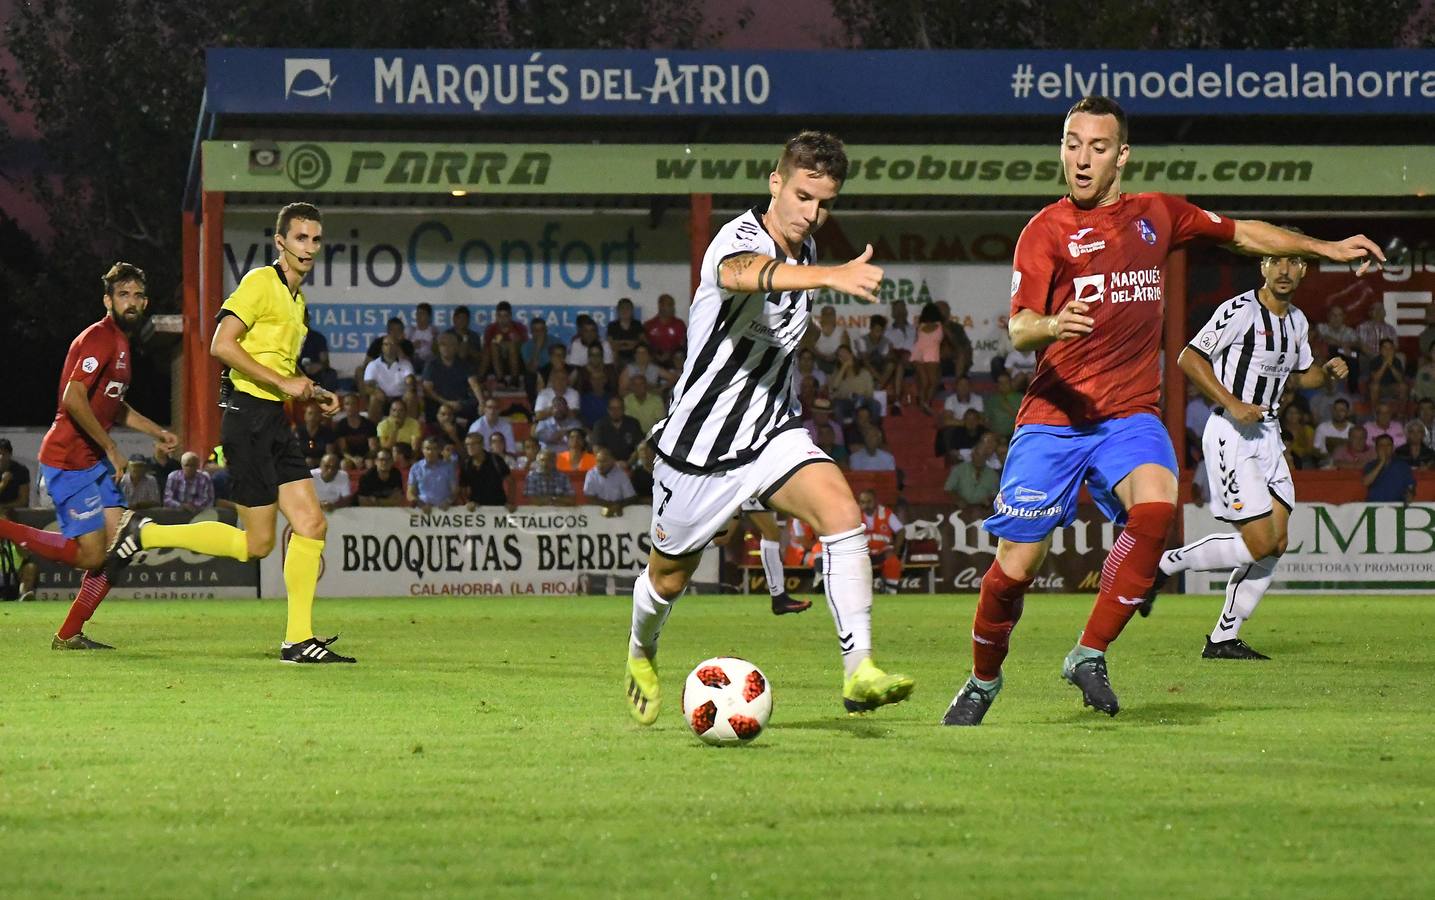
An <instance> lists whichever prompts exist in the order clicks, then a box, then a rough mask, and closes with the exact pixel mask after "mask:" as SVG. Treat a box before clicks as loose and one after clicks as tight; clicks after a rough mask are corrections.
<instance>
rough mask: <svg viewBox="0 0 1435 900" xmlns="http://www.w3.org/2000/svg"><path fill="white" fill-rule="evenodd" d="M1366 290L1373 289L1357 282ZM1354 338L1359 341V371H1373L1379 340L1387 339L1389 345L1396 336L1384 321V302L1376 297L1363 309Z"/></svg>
mask: <svg viewBox="0 0 1435 900" xmlns="http://www.w3.org/2000/svg"><path fill="white" fill-rule="evenodd" d="M1359 284H1361V286H1362V287H1363V288H1364V289H1365V290H1367V291H1373V289H1372V288H1371V287H1370V286H1369V285H1368V284H1365V283H1364V282H1359ZM1355 336H1356V339H1357V340H1358V341H1359V342H1360V363H1361V366H1362V368H1361V370H1360V371H1361V372H1362V373H1364V372H1374V371H1375V366H1376V365H1378V364H1379V358H1380V342H1381V341H1385V340H1388V341H1390V343H1391V345H1392V346H1393V345H1394V344H1395V339H1396V337H1397V335H1396V333H1395V326H1394V325H1391V324H1390V323H1389V322H1387V321H1385V304H1384V303H1382V302H1380V300H1379V299H1378V298H1377V299H1376V302H1374V303H1372V304H1370V308H1369V309H1367V310H1366V311H1365V321H1364V322H1361V323H1360V324H1359V325H1358V326H1356V328H1355Z"/></svg>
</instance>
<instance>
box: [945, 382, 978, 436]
mask: <svg viewBox="0 0 1435 900" xmlns="http://www.w3.org/2000/svg"><path fill="white" fill-rule="evenodd" d="M969 409H974V410H976V411H977V415H982V414H984V413H985V411H986V407H985V404H983V403H982V398H981V395H979V394H973V393H972V380H971V379H970V378H968V377H967V376H965V375H963V376H962V377H961V378H958V379H957V383H956V385H954V388H953V391H952V393H950V394H948V395H947V399H946V400H945V401H943V403H942V413H943V415H942V424H943V425H945V426H948V427H950V426H952V425H957V424H960V423H961V421H962V419H963V418H964V417H965V416H966V414H967V410H969Z"/></svg>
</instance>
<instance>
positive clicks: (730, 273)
mask: <svg viewBox="0 0 1435 900" xmlns="http://www.w3.org/2000/svg"><path fill="white" fill-rule="evenodd" d="M755 262H757V254H756V253H742V254H739V255H737V256H734V257H731V258H730V259H727V260H724V261H723V264H722V267H721V268H722V272H723V274H725V275H726V276H727V277H726V278H724V279H722V281H724V282H725V283H724V284H723V285H722V287H727V288H730V287H733V286H734V285H735V284H736V283H737V281H738V279H740V278H742V276H743V274H744V273H746V272H747V270H748V269H750V268H752V265H753V263H755Z"/></svg>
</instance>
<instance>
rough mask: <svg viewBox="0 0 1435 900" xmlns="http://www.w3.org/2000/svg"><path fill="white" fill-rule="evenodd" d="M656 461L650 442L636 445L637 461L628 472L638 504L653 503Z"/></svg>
mask: <svg viewBox="0 0 1435 900" xmlns="http://www.w3.org/2000/svg"><path fill="white" fill-rule="evenodd" d="M657 460H658V454H657V453H656V452H655V451H654V450H653V444H652V442H651V441H643V442H642V443H640V444H638V460H637V462H635V463H633V466H632V468H631V469H630V470H629V472H628V478H629V480H631V481H632V482H633V492H634V495H635V496H636V498H637V502H638V503H652V502H653V464H654V463H655V462H657Z"/></svg>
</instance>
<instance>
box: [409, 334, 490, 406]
mask: <svg viewBox="0 0 1435 900" xmlns="http://www.w3.org/2000/svg"><path fill="white" fill-rule="evenodd" d="M437 346H438V355H437V356H435V357H434V358H433V359H431V360H429V362H428V365H426V366H424V372H423V392H424V415H425V417H426V418H429V419H432V418H433V417H434V416H435V415H437V414H438V410H439V407H448V408H449V409H450V410H452V411H453V413H454V415H455V416H456V417H457V418H459V419H462V420H463V421H464V422H468V421H469V420H471V419H472V418H473V417H474V415H475V413H476V412H477V410H478V397H479V396H480V394H481V390H480V388H479V383H478V376H477V375H476V374H475V373H474V370H473V367H472V366H470V365H469V364H468V363H467V362H464V361H463V360H462V359H460V358H459V356H458V338H457V337H456V336H454V335H453V334H451V333H449V332H444V333H443V334H441V335H439V336H438V345H437Z"/></svg>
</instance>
